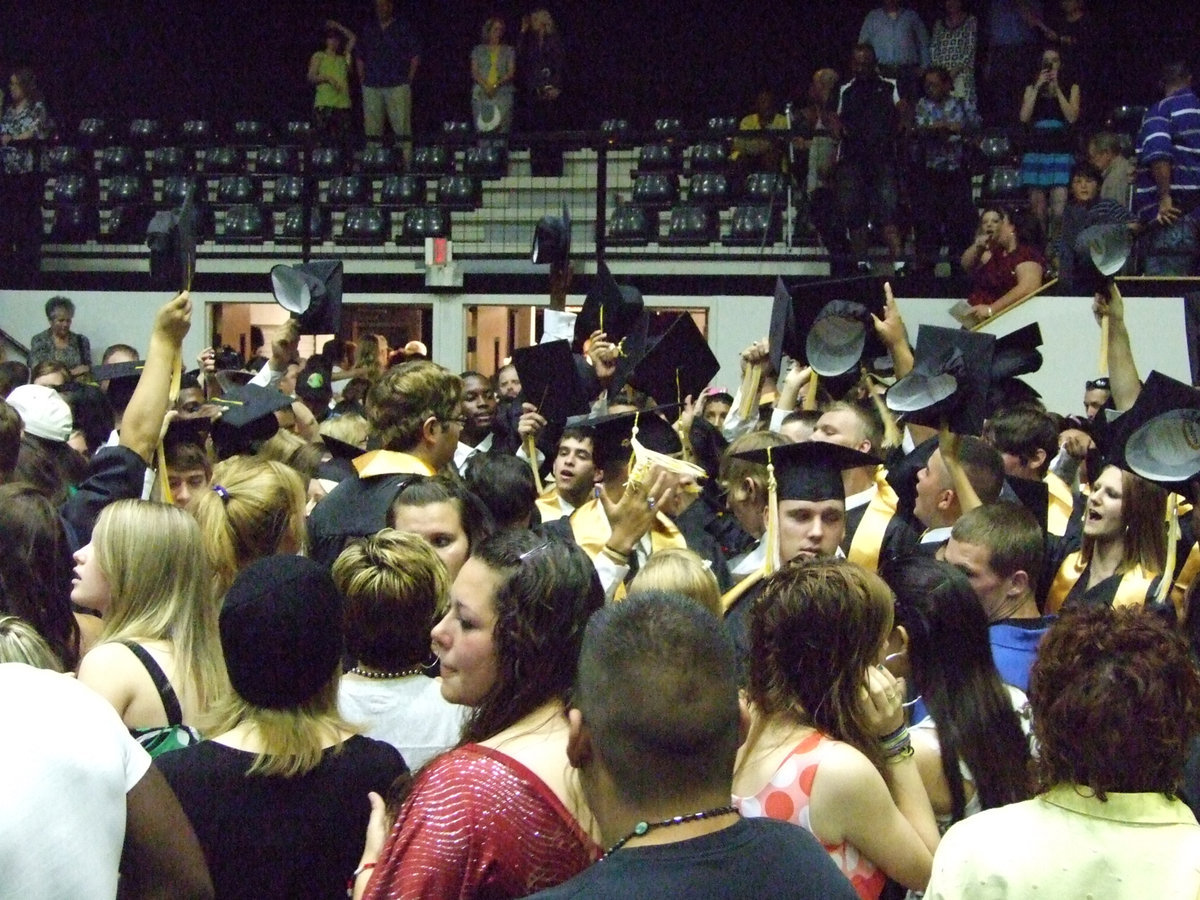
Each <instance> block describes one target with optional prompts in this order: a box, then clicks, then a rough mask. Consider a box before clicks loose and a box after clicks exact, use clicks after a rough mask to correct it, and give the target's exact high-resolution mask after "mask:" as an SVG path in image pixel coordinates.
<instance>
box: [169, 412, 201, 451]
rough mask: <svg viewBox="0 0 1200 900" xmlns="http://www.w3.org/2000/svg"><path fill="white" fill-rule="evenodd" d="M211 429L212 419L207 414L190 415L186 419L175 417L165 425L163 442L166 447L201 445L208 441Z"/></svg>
mask: <svg viewBox="0 0 1200 900" xmlns="http://www.w3.org/2000/svg"><path fill="white" fill-rule="evenodd" d="M211 430H212V420H211V419H209V418H208V417H207V416H192V417H191V418H187V419H184V418H180V417H176V418H174V419H172V420H171V423H170V424H169V425H168V426H167V434H166V436H165V437H164V438H163V443H164V444H165V445H166V446H168V447H180V446H183V445H184V444H195V445H196V446H198V447H203V446H204V445H205V444H206V443H207V442H208V434H209V431H211Z"/></svg>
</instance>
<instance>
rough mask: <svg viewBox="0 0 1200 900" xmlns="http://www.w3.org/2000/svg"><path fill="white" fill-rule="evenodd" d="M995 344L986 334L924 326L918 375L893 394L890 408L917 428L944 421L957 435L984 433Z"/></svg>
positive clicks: (918, 350)
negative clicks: (917, 426)
mask: <svg viewBox="0 0 1200 900" xmlns="http://www.w3.org/2000/svg"><path fill="white" fill-rule="evenodd" d="M995 343H996V338H995V336H994V335H990V334H984V333H982V332H977V331H976V332H973V331H962V330H960V329H955V328H939V327H937V326H934V325H922V326H921V327H920V328H919V329H918V331H917V347H916V351H915V353H914V357H915V361H914V363H913V369H912V371H911V372H909V373H908V374H907V375H905V376H904V377H903V378H901V379H899V380H897V381H896V383H895V384H893V385H892V386H891V387H890V388H888V392H887V395H886V397H885V398H884V400H885V403H886V404H887V408H888V409H890V410H892V411H893V412H898V413H905V414H906V415H907V418H908V421H910V422H913V423H916V424H921V425H930V426H933V427H937V426H939V425H940V423H941V421H942V420H943V419H945V420H946V422H947V425H948V426H949V428H950V430H951V431H952V432H954V433H955V434H959V435H962V434H974V435H977V434H979V433H981V432H982V431H983V423H984V419H985V415H986V411H987V397H988V387H989V385H990V383H991V365H992V351H993V349H994V347H995Z"/></svg>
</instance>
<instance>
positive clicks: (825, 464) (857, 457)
mask: <svg viewBox="0 0 1200 900" xmlns="http://www.w3.org/2000/svg"><path fill="white" fill-rule="evenodd" d="M733 455H734V456H735V457H736V458H737V459H742V460H745V461H746V462H752V463H758V464H759V465H762V466H766V465H772V466H773V467H774V469H775V482H776V497H777V498H778V499H779V500H809V501H813V502H819V501H822V500H845V499H846V494H845V489H844V488H843V486H842V472H843V471H845V470H846V469H857V468H859V467H861V466H877V465H878V464H879V461H878V460H877V459H875V458H874V457H872V456H869V455H868V454H866V453H862V452H860V451H858V450H852V449H850V448H849V447H843V446H842V445H841V444H830V443H827V442H825V441H804V442H803V443H800V444H784V445H783V446H780V447H764V448H762V449H761V450H746V451H743V452H742V453H735V454H733Z"/></svg>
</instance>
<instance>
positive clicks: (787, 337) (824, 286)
mask: <svg viewBox="0 0 1200 900" xmlns="http://www.w3.org/2000/svg"><path fill="white" fill-rule="evenodd" d="M884 281H885V279H883V278H881V277H876V276H859V277H856V278H835V279H825V280H822V281H803V282H798V283H795V284H792V285H790V286H788V285H785V284H784V282H783V280H782V279H779V280H778V281H776V283H775V302H774V304H773V305H772V308H771V335H770V359H771V365H772V366H773V367H774V368H775V371H776V373H779V374H781V373H780V366H781V365H782V358H783V356H784V355H785V354H786V355H787V356H789V357H791V358H792V359H795V360H803V361H804V362H806V363H808V364H809V365H811V366H812V367H813V369H814V371H816V372H817V374H819V375H822V376H825V377H835V376H837V375H842V374H844V373H847V372H851V371H854V370H855V369H856V368H857V366H858V361H859V360H860V359H861V358H862V357H863V356H864V355H865V356H867V357H868V358H869V359H874V358H875V357H877V356H883V355H884V354H885V353H886V352H887V349H886V348H885V347H884V346H883V343H882V342H881V341H880V340H879V338H878V337H877V336H876V334H875V329H874V328H873V327H871V322H870V316H871V314H872V313H874V314H876V315H882V313H883V307H884V304H885V302H886V298H885V295H884V292H883V284H884ZM860 328H861V330H860ZM814 332H815V335H814ZM860 341H861V343H860ZM855 351H857V352H855ZM822 368H823V369H825V371H821V369H822ZM855 378H857V372H855Z"/></svg>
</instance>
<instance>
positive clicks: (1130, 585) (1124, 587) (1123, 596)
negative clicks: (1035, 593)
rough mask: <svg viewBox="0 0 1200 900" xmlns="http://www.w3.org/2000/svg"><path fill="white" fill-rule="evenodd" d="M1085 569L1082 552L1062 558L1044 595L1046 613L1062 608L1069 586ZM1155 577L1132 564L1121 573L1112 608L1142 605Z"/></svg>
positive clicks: (1073, 584)
mask: <svg viewBox="0 0 1200 900" xmlns="http://www.w3.org/2000/svg"><path fill="white" fill-rule="evenodd" d="M1085 569H1087V566H1086V565H1085V564H1084V562H1083V554H1082V553H1080V552H1079V551H1076V552H1075V553H1072V554H1071V555H1070V556H1068V557H1067V558H1066V559H1064V560H1063V564H1062V566H1061V567H1060V568H1059V570H1058V574H1056V575H1055V576H1054V582H1053V583H1052V584H1051V585H1050V592H1049V593H1048V594H1047V595H1046V612H1047V613H1057V612H1058V611H1059V610H1060V609H1062V605H1063V603H1064V602H1065V601H1066V599H1067V595H1068V594H1069V593H1071V588H1073V587H1074V586H1075V582H1077V581H1078V580H1079V577H1080V576H1081V575H1082V574H1083V572H1084V570H1085ZM1155 577H1156V576H1155V575H1154V574H1152V573H1150V572H1147V571H1146V570H1145V569H1143V568H1142V567H1141V566H1134V567H1133V568H1132V569H1130V570H1129V571H1128V572H1126V573H1125V574H1123V575H1122V576H1121V583H1120V584H1119V585H1118V586H1117V593H1116V595H1115V596H1114V597H1113V608H1114V609H1119V608H1120V607H1123V606H1144V605H1145V603H1146V593H1147V591H1149V590H1150V585H1151V584H1153V583H1154V579H1155Z"/></svg>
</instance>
